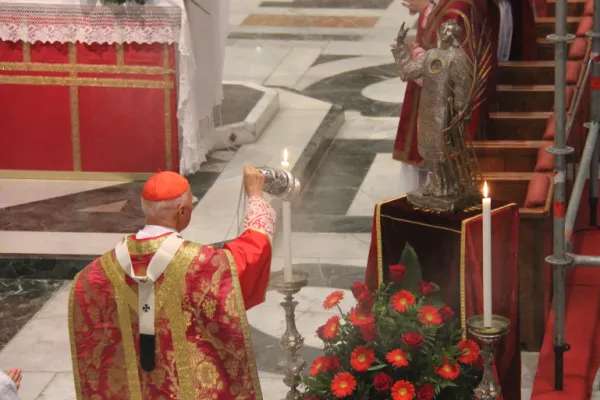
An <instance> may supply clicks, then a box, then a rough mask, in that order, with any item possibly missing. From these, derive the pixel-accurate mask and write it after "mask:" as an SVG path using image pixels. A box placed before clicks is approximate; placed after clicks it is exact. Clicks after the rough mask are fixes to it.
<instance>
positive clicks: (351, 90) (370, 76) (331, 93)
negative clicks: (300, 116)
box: [302, 56, 402, 117]
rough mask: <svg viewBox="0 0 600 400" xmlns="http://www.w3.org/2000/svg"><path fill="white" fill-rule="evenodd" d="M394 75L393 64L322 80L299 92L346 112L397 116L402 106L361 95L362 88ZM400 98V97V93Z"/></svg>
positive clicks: (358, 70)
mask: <svg viewBox="0 0 600 400" xmlns="http://www.w3.org/2000/svg"><path fill="white" fill-rule="evenodd" d="M390 57H391V56H390ZM397 76H398V73H397V72H396V68H395V66H394V64H385V65H380V66H377V67H368V68H361V69H357V70H353V71H349V72H345V73H342V74H339V75H336V76H333V77H330V78H327V79H323V80H322V81H320V82H317V83H315V84H313V85H311V86H309V87H308V88H306V89H304V90H303V91H302V92H303V93H305V94H306V95H308V96H311V97H314V98H317V99H320V100H324V101H329V102H331V103H334V104H339V105H341V106H343V107H344V109H346V110H356V111H360V112H361V114H362V115H364V116H377V117H390V116H398V115H400V108H401V107H402V104H398V103H391V102H382V101H378V100H375V99H371V98H368V97H365V96H363V90H364V88H366V87H368V86H370V85H373V84H376V83H379V82H382V81H385V80H388V79H391V78H396V77H397ZM390 90H392V88H390ZM400 95H401V96H402V93H400Z"/></svg>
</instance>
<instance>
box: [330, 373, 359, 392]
mask: <svg viewBox="0 0 600 400" xmlns="http://www.w3.org/2000/svg"><path fill="white" fill-rule="evenodd" d="M355 389H356V380H355V379H354V377H353V376H352V374H351V373H349V372H340V373H339V374H337V375H336V376H335V378H333V381H331V391H332V392H333V395H334V396H335V397H337V398H339V399H343V398H344V397H347V396H350V395H351V394H352V393H353V392H354V390H355Z"/></svg>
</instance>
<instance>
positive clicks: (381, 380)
mask: <svg viewBox="0 0 600 400" xmlns="http://www.w3.org/2000/svg"><path fill="white" fill-rule="evenodd" d="M392 383H393V381H392V378H391V377H390V376H389V375H388V374H386V373H385V372H380V373H378V374H377V375H375V378H373V386H375V390H377V391H378V392H385V391H386V390H389V389H390V388H391V387H392Z"/></svg>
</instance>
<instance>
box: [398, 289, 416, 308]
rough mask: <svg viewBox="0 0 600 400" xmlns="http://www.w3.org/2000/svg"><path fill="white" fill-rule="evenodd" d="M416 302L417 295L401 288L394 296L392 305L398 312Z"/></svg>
mask: <svg viewBox="0 0 600 400" xmlns="http://www.w3.org/2000/svg"><path fill="white" fill-rule="evenodd" d="M413 304H415V296H413V294H412V293H411V292H409V291H408V290H401V291H399V292H398V293H396V294H395V295H393V296H392V307H394V310H396V311H398V312H404V311H406V309H407V308H408V307H410V306H412V305H413Z"/></svg>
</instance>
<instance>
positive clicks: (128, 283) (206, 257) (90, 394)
mask: <svg viewBox="0 0 600 400" xmlns="http://www.w3.org/2000/svg"><path fill="white" fill-rule="evenodd" d="M167 237H168V235H165V236H161V237H158V238H153V239H146V240H138V239H135V237H134V236H130V237H128V238H127V247H128V250H129V253H130V256H131V261H132V264H133V268H134V270H135V274H136V275H137V276H139V275H143V274H145V272H146V268H147V267H148V264H149V262H150V260H151V258H152V256H153V255H154V253H155V252H156V251H157V250H158V248H159V247H160V245H161V244H162V243H163V242H164V240H165V239H166V238H167ZM270 259H271V244H270V239H269V238H268V236H267V235H266V234H264V233H262V232H260V231H256V230H252V229H248V230H246V231H245V232H244V233H243V234H242V235H241V236H240V237H239V238H237V239H235V240H234V241H232V242H231V243H229V244H228V246H227V249H226V250H220V249H216V248H214V247H212V246H201V245H198V244H194V243H191V242H184V244H183V245H182V246H181V247H180V249H179V251H178V252H177V253H176V255H175V257H174V258H173V260H172V261H171V263H170V264H169V266H168V267H167V269H166V270H165V272H164V274H163V275H162V276H161V277H160V278H159V279H158V280H157V281H156V284H155V335H156V353H155V355H156V366H155V368H154V369H153V370H152V371H150V372H147V371H144V370H143V369H141V368H140V366H139V316H138V294H137V285H136V283H135V282H134V281H133V279H131V278H130V277H129V276H127V275H126V274H125V272H124V270H123V268H122V267H121V266H120V265H119V264H118V261H117V259H116V257H115V252H114V251H111V252H108V253H106V254H105V255H104V256H102V257H101V258H99V259H97V260H95V261H94V262H92V263H91V264H90V265H88V266H87V267H86V268H85V269H84V270H82V271H81V272H80V273H79V274H78V275H77V277H76V278H75V280H74V281H73V286H72V289H71V296H70V299H69V330H70V335H71V356H72V359H73V375H74V378H75V388H76V392H77V399H78V400H105V399H106V400H108V399H110V400H142V399H144V400H145V399H153V400H167V399H181V400H195V399H214V400H233V399H236V400H242V399H244V400H246V399H247V400H254V399H262V394H261V391H260V385H259V381H258V373H257V368H256V362H255V358H254V353H253V349H252V343H251V339H250V332H249V327H248V321H247V319H246V312H245V310H246V309H247V308H250V307H252V306H254V305H256V304H259V303H260V302H262V301H263V299H264V295H265V292H266V288H267V286H268V279H269V270H270V268H269V263H270ZM240 281H241V283H240ZM242 287H244V290H243V289H242ZM243 292H246V293H248V294H247V295H246V296H245V295H244V293H243Z"/></svg>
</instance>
